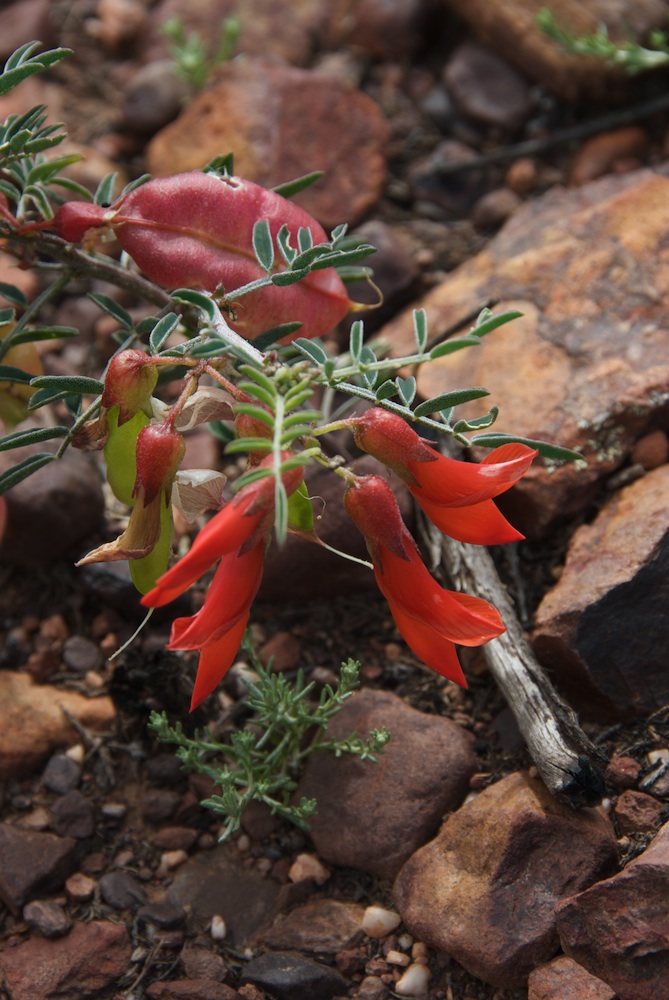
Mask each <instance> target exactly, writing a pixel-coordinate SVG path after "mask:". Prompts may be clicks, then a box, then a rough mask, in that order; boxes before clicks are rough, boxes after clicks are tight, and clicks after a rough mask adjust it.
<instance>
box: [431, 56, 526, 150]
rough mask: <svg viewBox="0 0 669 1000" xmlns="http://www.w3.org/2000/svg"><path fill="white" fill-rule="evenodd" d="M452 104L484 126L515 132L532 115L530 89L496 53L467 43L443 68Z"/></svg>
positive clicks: (467, 116)
mask: <svg viewBox="0 0 669 1000" xmlns="http://www.w3.org/2000/svg"><path fill="white" fill-rule="evenodd" d="M443 75H444V81H445V83H446V87H447V89H448V92H449V94H450V96H451V98H452V100H453V103H454V104H455V106H456V107H457V108H458V110H459V111H460V112H461V113H462V114H463V115H464V116H465V117H466V118H471V119H473V120H474V121H477V122H481V123H482V124H484V125H492V126H496V127H498V128H503V129H507V130H509V131H514V130H515V129H517V128H519V127H520V126H521V125H523V124H524V122H526V121H527V119H528V118H529V116H530V114H531V113H532V105H533V100H532V96H531V93H530V87H529V85H528V83H527V81H526V79H524V78H523V77H522V76H520V74H519V73H517V72H516V70H515V69H513V67H512V66H510V65H509V64H508V63H507V62H505V61H504V59H503V58H500V56H499V55H497V53H496V52H494V51H493V50H491V49H488V48H485V47H484V46H482V45H477V44H476V43H474V42H464V43H463V44H462V45H459V46H458V47H457V48H456V49H455V51H454V52H453V53H452V55H451V56H450V57H449V60H448V62H447V63H446V66H445V68H444V74H443Z"/></svg>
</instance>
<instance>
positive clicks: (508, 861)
mask: <svg viewBox="0 0 669 1000" xmlns="http://www.w3.org/2000/svg"><path fill="white" fill-rule="evenodd" d="M615 862H616V842H615V836H614V833H613V829H612V827H611V824H610V823H609V820H608V818H607V817H606V815H605V814H604V813H602V812H601V811H599V810H596V809H583V810H581V811H580V812H574V811H573V810H572V809H570V808H569V807H568V806H566V805H562V804H561V803H558V802H557V801H556V800H555V799H554V798H552V796H551V795H550V794H549V792H548V791H547V790H546V788H545V786H544V785H543V783H542V782H541V781H539V780H538V779H534V778H530V777H529V776H528V775H527V774H525V773H522V772H518V773H515V774H511V775H509V777H508V778H504V779H502V781H499V782H497V784H495V785H492V786H491V787H490V788H487V789H486V790H485V791H483V792H481V794H480V795H479V796H478V797H477V798H476V799H475V800H474V801H473V802H469V803H467V804H466V805H464V806H463V807H462V808H461V809H459V810H458V811H457V812H456V813H454V814H453V815H452V816H450V817H449V818H448V819H447V820H446V822H445V823H444V825H443V827H442V829H441V831H440V833H439V834H438V836H437V837H436V838H435V840H433V841H432V842H431V843H430V844H428V845H427V846H425V847H423V848H421V850H419V851H417V852H416V853H415V854H414V855H413V857H412V858H410V859H409V861H408V862H407V863H406V864H405V866H404V867H403V869H402V871H401V872H400V874H399V876H398V878H397V881H396V883H395V899H396V903H397V908H398V910H399V912H400V914H401V915H402V920H403V922H404V924H405V925H406V927H407V929H408V930H409V931H410V932H411V933H412V934H414V935H415V936H416V937H417V938H418V939H419V940H420V941H424V942H425V943H426V944H429V945H432V946H433V947H434V948H436V949H438V950H439V951H443V952H445V953H446V954H447V955H450V956H451V957H452V958H454V959H455V960H456V961H458V962H459V963H460V964H461V965H463V966H464V968H465V969H467V971H468V972H471V973H472V974H473V975H475V976H478V977H479V978H480V979H483V980H484V982H487V983H491V984H492V985H494V986H501V987H504V988H510V987H518V986H522V985H524V984H525V982H526V981H527V977H528V974H529V972H530V971H531V970H532V969H533V968H535V967H536V966H537V965H539V964H541V963H542V962H546V961H547V960H548V959H549V958H551V957H552V956H553V955H554V954H555V952H556V951H557V950H558V936H557V931H556V927H555V918H554V914H553V910H554V907H555V904H556V902H557V901H558V900H559V899H561V898H562V897H563V896H567V895H569V894H571V893H573V891H574V887H575V886H577V885H578V886H581V887H583V886H587V885H591V884H592V882H594V881H596V879H597V878H601V877H602V876H603V875H605V874H608V873H609V872H610V871H611V870H612V868H613V867H614V866H615Z"/></svg>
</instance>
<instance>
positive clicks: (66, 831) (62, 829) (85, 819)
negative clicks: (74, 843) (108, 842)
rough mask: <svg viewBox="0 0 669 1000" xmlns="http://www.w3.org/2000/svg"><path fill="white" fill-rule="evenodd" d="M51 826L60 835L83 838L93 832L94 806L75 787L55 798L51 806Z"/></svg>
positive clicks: (91, 834)
mask: <svg viewBox="0 0 669 1000" xmlns="http://www.w3.org/2000/svg"><path fill="white" fill-rule="evenodd" d="M51 816H52V826H53V829H54V830H55V831H56V833H59V834H60V835H61V837H76V838H77V839H78V840H85V839H86V838H87V837H92V836H93V834H94V833H95V808H94V806H93V803H92V802H91V801H90V799H87V798H86V796H85V795H82V793H81V792H79V791H77V789H76V788H75V789H73V790H72V791H71V792H68V793H67V794H66V795H63V796H61V797H60V798H59V799H56V801H55V802H54V804H53V805H52V806H51Z"/></svg>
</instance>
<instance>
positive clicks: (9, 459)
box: [0, 445, 104, 566]
mask: <svg viewBox="0 0 669 1000" xmlns="http://www.w3.org/2000/svg"><path fill="white" fill-rule="evenodd" d="M48 450H49V448H48V446H46V447H45V446H44V445H40V446H39V447H37V446H35V447H32V446H27V447H25V448H15V449H14V450H13V451H7V452H3V453H2V455H0V472H4V471H5V470H6V469H8V468H10V467H11V466H13V465H15V464H16V463H17V462H19V461H22V460H23V459H25V458H28V457H29V455H31V454H35V453H36V451H39V452H44V451H48ZM5 496H6V499H7V521H8V524H7V530H6V532H5V535H4V537H3V539H2V544H1V545H0V559H1V560H2V561H3V562H5V563H10V564H12V565H18V566H44V565H47V564H48V563H50V562H52V561H53V560H54V559H56V558H58V557H59V556H61V555H63V554H64V553H66V552H67V551H68V550H69V549H71V548H72V547H73V546H75V545H77V544H78V543H79V542H82V541H83V540H84V539H85V538H86V537H87V536H88V535H90V534H91V533H92V532H93V531H95V530H96V528H98V527H99V525H100V524H101V522H102V517H103V514H104V498H103V494H102V483H101V480H100V476H99V473H98V471H97V469H96V468H95V467H94V466H93V465H92V463H91V462H90V461H89V460H88V458H87V456H86V455H84V454H83V453H82V452H78V451H74V450H73V449H71V448H70V449H69V450H68V451H67V452H66V453H65V456H64V457H63V458H62V459H60V460H59V461H54V462H51V463H49V465H45V466H44V467H43V468H41V469H39V470H38V471H37V472H35V473H34V475H32V476H30V477H29V478H28V479H24V480H23V482H21V483H19V484H18V485H17V486H14V487H13V488H12V489H11V490H9V491H8V492H7V493H6V494H5Z"/></svg>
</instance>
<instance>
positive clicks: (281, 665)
mask: <svg viewBox="0 0 669 1000" xmlns="http://www.w3.org/2000/svg"><path fill="white" fill-rule="evenodd" d="M301 655H302V646H301V644H300V641H299V639H297V638H296V636H294V635H292V634H291V633H290V632H285V631H282V632H276V633H275V634H274V635H273V636H272V638H271V639H268V641H267V642H265V643H263V645H262V647H261V649H260V658H261V660H262V662H263V666H264V667H266V668H267V667H269V668H270V669H271V671H272V673H274V674H281V673H283V672H284V671H285V670H296V669H297V667H298V664H299V662H300V657H301Z"/></svg>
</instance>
